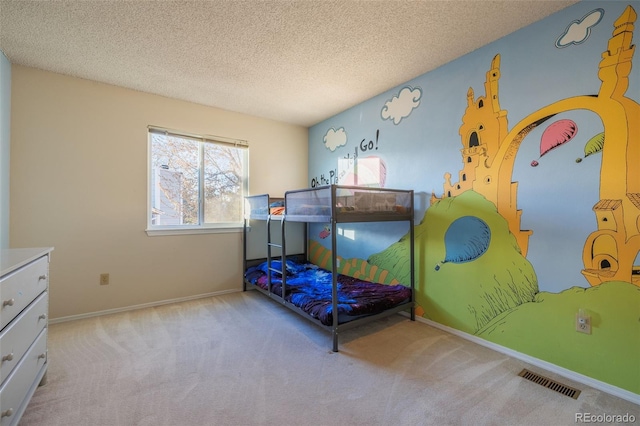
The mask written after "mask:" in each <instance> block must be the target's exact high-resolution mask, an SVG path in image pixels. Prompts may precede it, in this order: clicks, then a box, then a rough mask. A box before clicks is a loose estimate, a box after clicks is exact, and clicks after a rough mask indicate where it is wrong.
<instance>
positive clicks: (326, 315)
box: [245, 260, 411, 326]
mask: <svg viewBox="0 0 640 426" xmlns="http://www.w3.org/2000/svg"><path fill="white" fill-rule="evenodd" d="M281 266H282V263H281V262H280V261H272V262H271V267H272V271H271V292H272V293H273V294H275V295H277V296H279V297H282V298H283V299H284V300H286V301H287V302H289V303H290V304H292V305H294V306H297V307H298V308H300V309H301V310H302V311H304V312H306V313H307V314H309V315H310V316H311V317H313V318H315V319H317V320H319V321H320V322H321V323H322V324H324V325H327V326H331V325H333V312H332V311H333V306H332V299H331V298H332V286H333V279H332V274H331V272H330V271H327V270H326V269H322V268H320V267H318V266H317V265H314V264H312V263H297V262H293V261H290V260H288V261H287V262H286V271H287V272H286V274H287V277H286V294H285V295H284V296H283V295H282V273H278V272H274V271H273V269H278V270H281V269H282V268H281ZM267 269H268V268H267V262H263V263H261V264H259V265H257V266H253V267H250V268H248V269H247V270H246V272H245V280H246V281H247V282H249V283H251V284H253V285H255V286H257V287H260V288H261V289H263V290H268V287H269V285H268V279H267ZM337 282H338V323H339V324H342V323H345V322H348V321H351V320H354V319H357V318H360V317H363V316H369V315H375V314H379V313H382V312H384V311H386V310H388V309H391V308H394V307H396V306H398V305H402V304H404V303H408V302H410V301H411V289H410V288H408V287H405V286H403V285H386V284H377V283H372V282H369V281H362V280H359V279H357V278H353V277H350V276H347V275H342V274H338V277H337Z"/></svg>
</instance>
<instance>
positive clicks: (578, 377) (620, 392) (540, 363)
mask: <svg viewBox="0 0 640 426" xmlns="http://www.w3.org/2000/svg"><path fill="white" fill-rule="evenodd" d="M402 315H406V316H409V314H407V313H405V312H402ZM416 320H417V321H420V322H423V323H425V324H428V325H430V326H432V327H434V328H438V329H440V330H443V331H446V332H447V333H451V334H454V335H456V336H459V337H461V338H463V339H465V340H469V341H471V342H473V343H477V344H478V345H480V346H484V347H487V348H489V349H493V350H494V351H496V352H500V353H503V354H505V355H509V356H511V357H513V358H516V359H519V360H521V361H525V362H527V363H529V364H531V365H534V366H536V367H540V368H542V369H544V370H547V371H550V372H552V373H555V374H558V375H560V376H563V377H566V378H567V379H570V380H573V381H575V382H578V383H582V384H583V385H587V386H590V387H592V388H594V389H598V390H600V391H602V392H606V393H608V394H610V395H613V396H616V397H618V398H621V399H624V400H626V401H629V402H632V403H634V404H638V405H640V395H638V394H636V393H633V392H630V391H628V390H626V389H622V388H619V387H617V386H613V385H610V384H609V383H605V382H602V381H600V380H596V379H593V378H591V377H589V376H585V375H583V374H580V373H576V372H575V371H571V370H568V369H566V368H563V367H560V366H557V365H555V364H552V363H550V362H547V361H544V360H541V359H538V358H534V357H532V356H530V355H527V354H523V353H521V352H517V351H514V350H513V349H509V348H507V347H504V346H500V345H498V344H496V343H493V342H489V341H487V340H485V339H482V338H480V337H477V336H474V335H472V334H469V333H465V332H464V331H460V330H456V329H455V328H451V327H447V326H446V325H442V324H440V323H437V322H435V321H432V320H428V319H426V318H422V317H418V316H416Z"/></svg>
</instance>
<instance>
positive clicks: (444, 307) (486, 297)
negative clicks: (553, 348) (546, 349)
mask: <svg viewBox="0 0 640 426" xmlns="http://www.w3.org/2000/svg"><path fill="white" fill-rule="evenodd" d="M463 217H472V218H474V219H477V220H478V222H483V223H484V224H486V227H488V229H489V230H490V241H488V243H487V244H488V246H487V247H486V251H484V252H483V253H482V254H481V255H479V256H478V257H477V258H475V259H472V260H465V261H459V262H455V261H450V262H444V263H443V261H444V260H446V259H447V258H448V254H449V257H452V256H451V253H448V252H447V251H448V250H449V251H451V249H452V248H451V247H447V244H446V239H445V235H446V233H447V230H449V229H450V227H451V226H452V224H453V223H454V222H455V221H456V220H457V219H459V218H463ZM471 237H472V236H470V242H469V247H470V248H471V250H470V252H471V253H477V252H478V249H477V248H476V246H475V245H474V244H476V242H475V241H473V240H472V239H471ZM463 242H464V241H463ZM415 250H416V301H417V314H418V315H420V316H423V317H425V318H429V319H432V320H434V321H437V322H439V323H441V324H445V325H447V326H449V327H454V328H457V329H458V330H462V331H465V332H467V333H471V334H473V333H476V332H477V331H478V330H479V329H481V328H482V327H484V326H485V325H486V324H487V323H489V322H490V321H491V320H492V319H493V318H495V317H496V316H498V315H500V314H501V313H503V312H506V311H508V310H510V309H513V308H515V307H516V306H518V305H520V304H522V303H525V302H530V301H532V300H533V298H534V296H535V294H536V293H537V292H538V281H537V278H536V275H535V272H534V270H533V267H532V266H531V264H530V263H529V261H528V260H527V259H526V258H524V257H523V256H522V254H521V253H520V249H519V248H518V245H517V244H516V241H515V238H514V237H513V235H512V234H511V233H510V232H509V228H508V225H507V222H506V221H505V220H504V218H503V217H502V216H500V215H499V214H498V212H497V210H496V208H495V206H494V204H493V203H491V202H489V201H487V200H486V199H485V198H484V197H483V196H481V195H479V194H478V193H476V192H473V191H467V192H465V193H463V194H461V195H459V196H457V197H452V198H445V199H443V200H440V201H438V202H437V203H435V204H434V205H432V206H431V207H430V208H429V209H428V210H427V212H426V214H425V217H424V219H423V220H422V222H421V223H420V224H419V225H416V228H415ZM408 252H409V242H408V237H407V236H405V237H404V238H402V239H401V240H400V241H398V242H397V243H395V244H393V245H391V246H390V247H389V248H388V249H387V250H384V251H382V252H380V253H377V254H374V255H372V256H370V257H369V259H368V262H369V263H370V264H372V265H377V266H378V267H380V268H382V269H386V270H389V271H390V272H391V273H392V275H393V276H395V277H397V279H398V281H400V282H409V273H410V270H409V265H408V260H407V259H408Z"/></svg>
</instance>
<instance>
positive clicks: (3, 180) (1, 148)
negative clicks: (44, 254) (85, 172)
mask: <svg viewBox="0 0 640 426" xmlns="http://www.w3.org/2000/svg"><path fill="white" fill-rule="evenodd" d="M10 117H11V63H9V60H8V59H7V57H6V56H4V53H2V52H1V51H0V249H6V248H8V247H9V155H10V149H9V148H10V136H11V132H10V127H11V126H10V124H11V121H10Z"/></svg>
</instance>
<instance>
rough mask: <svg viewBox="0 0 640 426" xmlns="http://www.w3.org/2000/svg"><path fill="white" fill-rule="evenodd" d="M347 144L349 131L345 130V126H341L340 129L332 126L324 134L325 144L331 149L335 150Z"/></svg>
mask: <svg viewBox="0 0 640 426" xmlns="http://www.w3.org/2000/svg"><path fill="white" fill-rule="evenodd" d="M346 144H347V132H345V130H344V127H340V128H339V129H338V130H336V129H334V128H333V127H332V128H330V129H329V130H327V133H326V134H325V135H324V146H326V147H327V149H329V150H331V151H335V150H336V148H338V147H340V146H344V145H346Z"/></svg>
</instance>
